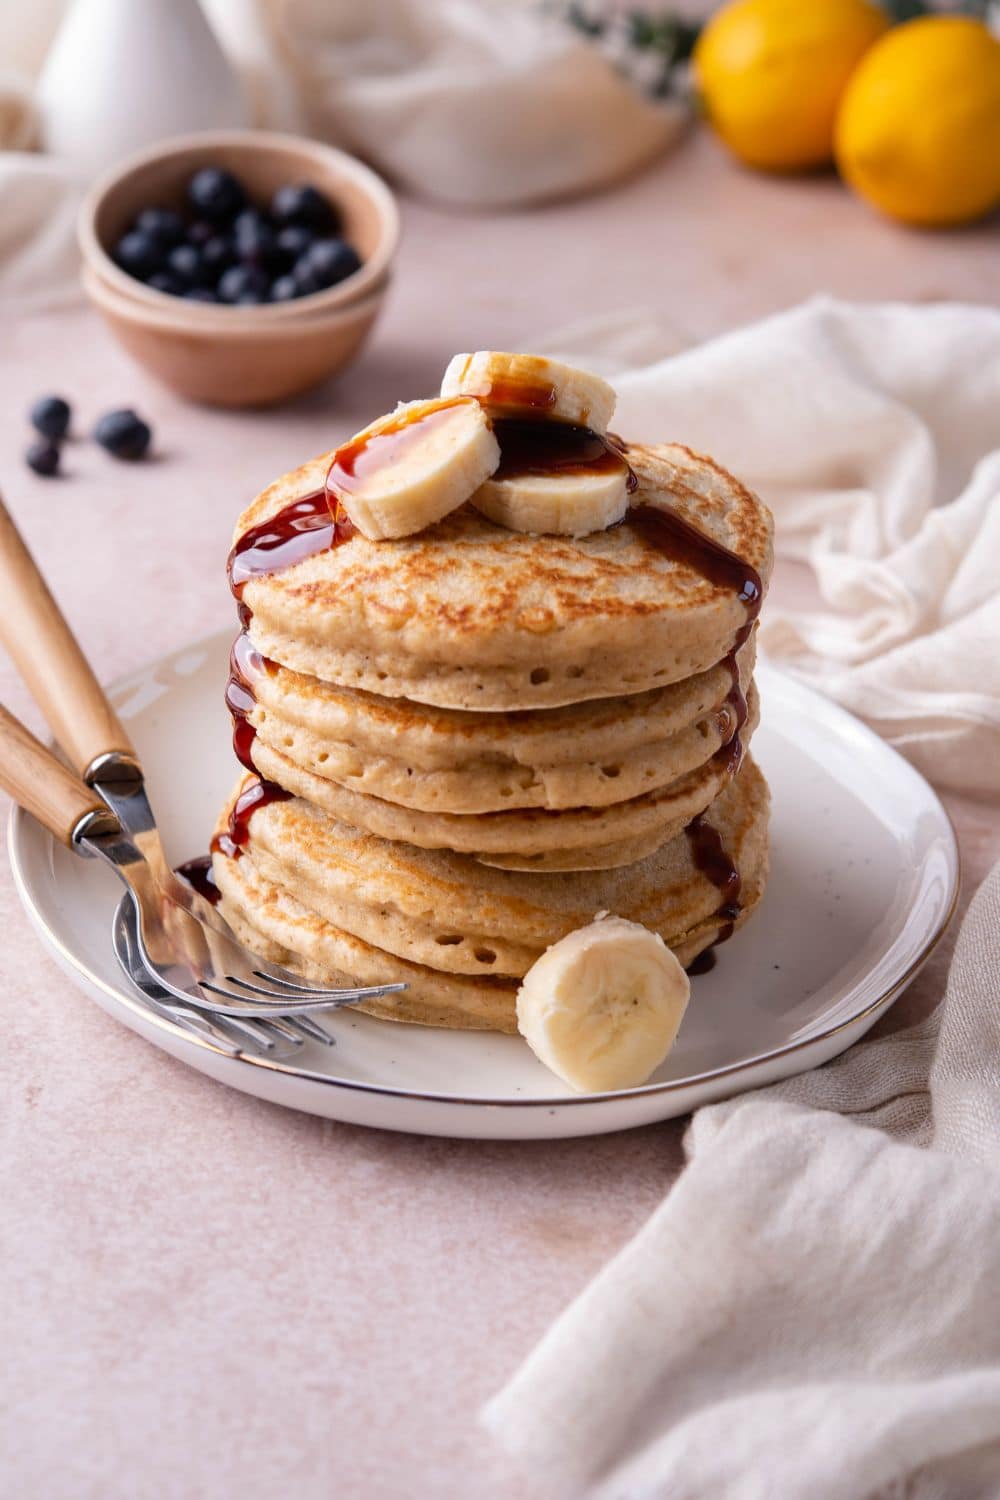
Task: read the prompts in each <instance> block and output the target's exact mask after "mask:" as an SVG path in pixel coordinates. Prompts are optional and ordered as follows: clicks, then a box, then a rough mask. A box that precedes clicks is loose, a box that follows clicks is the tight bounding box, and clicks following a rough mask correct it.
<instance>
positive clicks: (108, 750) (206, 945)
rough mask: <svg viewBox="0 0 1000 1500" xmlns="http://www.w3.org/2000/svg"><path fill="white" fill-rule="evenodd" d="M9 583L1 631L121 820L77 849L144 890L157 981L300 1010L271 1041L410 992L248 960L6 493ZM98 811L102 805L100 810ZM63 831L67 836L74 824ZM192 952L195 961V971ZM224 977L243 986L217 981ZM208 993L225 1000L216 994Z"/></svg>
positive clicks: (143, 948) (205, 999) (233, 1007)
mask: <svg viewBox="0 0 1000 1500" xmlns="http://www.w3.org/2000/svg"><path fill="white" fill-rule="evenodd" d="M0 586H2V592H3V596H4V600H5V609H4V611H2V612H0V639H2V640H3V642H4V644H5V645H6V647H7V649H8V651H9V652H10V654H11V656H12V657H13V659H14V661H15V664H16V665H17V667H18V669H19V670H20V672H21V675H22V676H23V677H24V679H25V681H26V682H27V684H28V686H29V687H30V688H31V690H32V692H33V694H34V696H35V698H36V700H37V701H38V703H39V705H40V707H41V708H42V710H43V712H44V714H45V716H46V718H47V720H48V722H49V724H50V727H51V728H52V730H53V732H54V734H55V736H56V739H57V740H58V742H59V743H60V745H61V746H62V747H63V749H64V751H65V752H66V754H67V756H68V758H69V759H70V761H71V763H72V765H73V766H74V767H75V769H76V770H77V771H78V772H79V774H80V776H81V777H82V778H83V779H84V781H85V782H87V783H89V785H90V786H91V787H93V789H94V791H96V792H97V793H98V794H99V796H100V798H101V800H102V802H103V803H104V804H105V805H106V806H107V807H108V808H109V809H110V810H111V811H112V812H113V813H114V814H115V816H116V820H117V823H116V827H117V833H116V831H115V829H114V828H112V827H111V826H110V825H108V826H104V827H102V826H100V825H99V824H92V826H91V833H90V836H89V838H85V837H84V836H83V834H82V832H80V833H78V836H77V839H76V846H77V847H79V848H80V850H81V852H82V851H83V850H86V851H87V852H91V853H95V854H98V855H99V856H101V857H102V858H104V859H105V860H106V861H107V862H108V863H111V864H112V865H113V866H114V868H115V870H116V873H117V874H118V875H119V876H120V877H122V878H123V879H125V880H126V883H131V884H132V886H133V892H134V894H135V895H136V898H137V905H136V911H137V915H138V918H139V923H138V935H137V941H138V945H139V952H140V955H141V957H142V961H143V962H145V963H146V965H147V967H148V968H149V969H150V972H151V974H152V976H153V978H154V979H155V980H157V981H159V982H160V983H161V984H163V986H164V987H165V988H166V989H168V990H171V991H172V992H173V993H175V994H177V992H178V988H179V989H180V991H181V992H182V993H181V994H179V995H178V998H181V999H183V1001H184V1002H185V1003H187V1004H189V1005H190V1004H191V1003H194V1004H196V1005H198V1006H199V1007H200V1008H201V1009H204V1010H211V1011H215V1012H218V1013H220V1014H226V1015H230V1016H233V1015H235V1014H237V1013H238V1014H239V1015H240V1016H241V1017H244V1018H247V1024H249V1019H250V1018H251V1017H253V1016H255V1015H259V1016H261V1017H268V1016H271V1017H273V1016H275V1015H278V1014H280V1015H282V1016H284V1017H289V1018H291V1017H292V1016H294V1015H298V1016H299V1017H300V1019H299V1021H298V1022H295V1021H293V1020H291V1019H289V1020H288V1021H287V1022H285V1023H284V1024H283V1025H281V1026H280V1027H275V1025H274V1023H273V1022H271V1023H270V1025H269V1026H267V1027H265V1026H264V1024H263V1023H261V1024H260V1025H259V1027H258V1029H259V1030H260V1032H261V1040H262V1042H263V1043H264V1044H265V1045H266V1044H267V1043H268V1041H269V1040H271V1038H272V1033H273V1031H274V1030H276V1029H277V1030H280V1031H282V1032H285V1033H286V1034H287V1032H288V1030H289V1028H291V1029H292V1031H293V1034H294V1031H295V1029H296V1028H297V1030H298V1031H299V1032H300V1033H304V1034H305V1035H307V1036H313V1037H316V1039H320V1038H325V1039H326V1040H329V1037H328V1035H327V1034H326V1033H324V1032H323V1030H322V1028H321V1027H320V1025H319V1023H317V1022H315V1021H312V1022H306V1021H304V1020H303V1019H301V1017H302V1016H303V1014H304V1013H305V1012H307V1011H309V1010H312V1009H322V1008H327V1007H329V1006H331V1005H337V1004H347V1003H351V1004H353V1003H356V1001H358V1000H360V999H365V998H369V997H374V996H376V995H383V994H390V993H394V992H396V991H398V990H400V989H405V987H406V986H405V985H389V986H386V985H375V986H364V987H355V988H351V989H342V990H322V989H320V988H319V987H317V986H314V985H304V984H302V983H301V981H300V980H298V979H297V978H296V976H294V975H292V974H290V973H289V972H288V971H287V970H285V969H283V968H280V967H279V966H277V965H274V964H269V963H265V962H264V961H262V960H260V959H252V960H250V962H248V959H249V957H250V956H249V955H248V954H247V950H246V949H245V948H243V946H242V944H239V943H238V942H237V941H236V939H235V938H234V936H233V934H232V933H231V932H230V930H229V928H228V926H227V925H226V923H225V922H224V920H223V919H222V917H221V915H220V914H219V913H218V912H216V911H215V909H214V908H213V907H212V906H211V904H210V903H209V902H208V901H206V900H205V899H204V898H203V897H202V896H200V895H199V894H198V893H197V892H196V891H195V890H194V889H193V888H192V887H191V886H189V885H188V884H187V883H186V882H184V881H181V880H180V879H178V877H177V876H176V875H175V874H174V872H173V871H172V870H171V868H170V866H169V863H168V862H167V859H166V856H165V855H164V852H163V847H162V844H161V842H160V836H159V832H158V830H157V827H156V821H155V818H154V817H153V812H152V808H151V807H150V804H149V799H148V797H147V795H146V790H145V784H144V780H143V774H142V768H141V765H140V762H139V759H138V756H137V755H136V752H135V750H134V748H133V746H132V743H131V740H130V739H129V737H128V734H127V733H126V731H125V728H124V726H123V725H122V724H121V721H120V720H119V718H118V716H117V714H116V713H115V711H114V709H113V708H112V706H111V704H110V703H109V702H108V699H107V697H106V696H105V693H104V690H103V689H102V688H101V686H100V684H99V682H98V681H97V678H96V677H95V675H94V673H93V671H92V670H91V668H90V664H89V663H88V661H87V659H86V657H85V656H84V654H83V652H82V651H81V649H80V646H79V644H78V643H77V641H76V638H75V636H74V635H73V632H72V631H71V629H70V627H69V625H68V623H67V621H66V619H65V617H64V616H63V614H62V612H61V610H60V609H59V606H58V604H57V603H56V601H55V600H54V598H53V597H52V594H51V593H50V591H49V589H48V587H47V585H46V583H45V580H44V578H43V577H42V575H41V572H40V570H39V568H38V567H37V565H36V563H35V561H34V559H33V557H32V556H31V553H30V552H29V551H28V549H27V547H26V546H25V544H24V541H23V540H22V538H21V536H20V533H19V532H18V530H17V527H16V525H15V523H14V521H13V519H12V518H11V516H10V515H9V513H8V512H7V510H6V509H5V507H4V505H3V502H2V500H0ZM5 719H6V726H7V728H8V729H10V726H11V724H13V725H14V726H15V727H16V729H18V730H20V731H21V735H22V736H27V740H28V741H30V742H31V744H32V747H33V748H31V749H30V754H31V755H35V756H37V752H38V751H41V752H42V754H43V755H44V754H45V753H46V752H44V749H43V747H42V746H40V745H39V744H38V742H37V741H35V740H34V739H33V736H30V735H28V732H27V731H26V730H23V728H22V726H20V725H17V723H16V721H15V720H12V718H11V716H9V715H6V716H5ZM23 748H24V741H23V740H22V749H23ZM49 759H52V758H51V757H49ZM53 764H55V765H56V767H57V771H58V772H62V771H64V770H65V768H64V767H62V766H60V765H59V763H58V762H54V761H53ZM70 779H71V780H75V778H72V777H70ZM62 785H63V791H62V793H61V795H63V796H64V797H65V796H67V795H68V793H67V790H66V784H65V781H63V783H62ZM14 795H15V796H17V793H16V792H15V793H14ZM79 807H80V808H82V803H81V804H79ZM92 810H93V811H95V812H96V808H94V809H92ZM43 821H44V819H43ZM56 836H57V837H60V838H65V837H66V830H65V829H63V830H61V831H59V832H58V833H57V835H56ZM137 856H138V857H137ZM178 942H179V943H180V945H181V950H182V953H181V956H182V958H183V956H184V955H185V954H186V955H187V958H188V963H187V964H186V965H183V964H182V968H181V971H180V973H179V975H178V976H175V977H180V978H181V979H182V983H181V984H180V986H179V987H178V986H177V985H172V983H171V979H170V970H171V966H172V964H173V963H174V961H175V960H176V958H177V957H178V955H177V953H176V945H177V943H178ZM191 959H194V961H195V962H194V965H193V974H192V964H191V962H190V960H191ZM202 968H204V973H203V974H202V977H201V978H200V979H199V978H198V974H199V972H200V971H201V970H202ZM220 977H221V978H224V979H225V980H227V981H230V982H231V983H232V984H233V985H235V986H236V987H237V988H236V989H233V988H230V987H229V985H228V984H222V985H220V984H219V982H218V981H219V978H220ZM192 978H193V979H194V983H193V984H192ZM192 989H194V993H192ZM206 991H207V992H208V993H206ZM209 995H212V996H216V997H217V998H215V999H210V998H209ZM321 997H322V998H321Z"/></svg>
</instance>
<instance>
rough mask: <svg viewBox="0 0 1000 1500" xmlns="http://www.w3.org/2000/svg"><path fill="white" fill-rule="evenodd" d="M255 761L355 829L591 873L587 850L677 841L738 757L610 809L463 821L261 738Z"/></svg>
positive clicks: (751, 722) (750, 724)
mask: <svg viewBox="0 0 1000 1500" xmlns="http://www.w3.org/2000/svg"><path fill="white" fill-rule="evenodd" d="M747 703H748V710H749V715H748V718H747V722H746V725H745V726H744V730H743V734H742V739H743V740H744V742H747V741H748V740H749V737H750V735H751V734H752V733H753V730H754V728H755V727H756V723H757V717H758V702H757V696H756V690H755V689H754V688H753V687H751V690H750V695H749V697H748V700H747ZM251 754H252V757H253V761H254V764H255V766H256V767H257V769H258V770H259V772H260V774H261V775H262V776H263V777H264V778H265V779H266V780H268V781H273V782H276V783H277V785H278V786H280V787H283V788H284V789H285V790H286V791H289V792H291V793H292V794H293V796H296V797H301V798H304V799H305V800H306V801H307V802H312V803H313V804H314V805H315V806H316V807H319V808H322V809H323V811H324V812H328V813H330V814H332V816H333V817H335V818H337V819H339V820H340V821H341V822H343V823H349V824H351V825H352V826H353V827H354V828H361V829H364V830H365V831H366V832H368V833H374V834H376V835H378V837H379V838H383V839H390V840H394V841H397V842H403V843H408V844H415V845H417V847H418V848H421V849H451V850H454V851H456V852H457V853H463V854H472V855H474V856H476V857H480V858H483V859H487V860H489V859H493V858H494V857H495V856H498V855H499V856H502V857H504V858H505V859H509V857H511V856H518V859H519V861H520V859H522V858H523V857H526V856H531V857H533V856H535V855H549V854H553V853H557V854H558V855H559V857H560V859H562V860H564V861H566V863H564V864H563V865H562V866H561V868H563V869H586V868H592V866H589V867H588V865H587V864H586V863H585V862H584V863H582V864H581V863H575V864H574V863H572V861H573V859H574V857H575V856H581V857H582V858H583V860H584V861H585V860H586V857H587V854H588V851H590V850H594V849H602V848H606V847H607V846H609V845H611V844H615V843H622V842H623V841H630V840H633V839H643V838H651V837H655V838H656V841H657V843H658V844H662V843H665V842H666V841H667V840H668V839H670V838H673V837H674V835H675V834H677V833H679V832H680V831H681V829H682V828H683V827H684V826H685V825H686V824H687V823H689V822H690V821H691V819H692V818H695V817H697V816H698V814H699V813H702V812H704V811H705V809H706V807H708V805H709V803H710V802H712V801H713V800H714V798H716V797H717V796H718V795H719V793H720V792H721V791H722V790H723V789H724V788H725V787H726V786H727V785H728V784H729V782H730V781H731V780H732V776H733V772H734V769H735V767H734V764H733V757H732V756H731V755H729V754H727V753H726V751H725V750H723V751H722V752H721V753H719V754H716V755H713V756H712V757H711V758H710V759H708V760H706V761H705V762H704V763H703V764H702V765H700V766H697V767H696V768H695V769H694V770H692V771H689V772H687V773H686V774H685V775H683V776H681V777H679V778H678V779H677V780H676V781H673V782H671V783H670V785H669V786H665V787H660V788H658V789H657V790H656V791H653V792H647V793H644V794H643V795H642V796H639V797H633V798H631V799H630V800H628V801H626V802H616V803H614V804H612V805H611V806H605V807H588V806H582V807H573V808H567V809H565V810H563V811H560V812H549V811H547V810H544V809H541V810H540V809H537V808H523V809H520V810H518V811H513V812H495V813H482V814H478V815H465V814H457V813H441V812H423V811H419V810H417V809H415V808H411V807H403V806H400V805H399V804H397V803H394V802H387V801H384V800H383V799H382V798H380V797H371V796H368V795H367V794H366V793H363V792H356V791H353V790H352V789H351V788H350V787H347V786H341V785H340V784H339V783H337V782H335V781H330V780H327V779H326V778H325V777H322V776H316V775H314V774H313V773H312V772H311V771H308V770H306V769H305V768H304V767H302V766H300V765H297V764H296V763H295V762H294V761H292V760H291V759H289V757H288V756H287V755H286V754H285V753H284V752H283V751H278V750H275V749H274V748H273V747H272V746H270V745H268V744H267V743H266V742H265V741H263V740H261V739H259V738H258V739H257V740H255V742H254V745H253V748H252V752H251Z"/></svg>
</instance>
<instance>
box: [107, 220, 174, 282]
mask: <svg viewBox="0 0 1000 1500" xmlns="http://www.w3.org/2000/svg"><path fill="white" fill-rule="evenodd" d="M115 260H116V261H117V262H118V264H119V265H120V266H121V268H122V270H123V271H127V272H128V274H129V275H130V276H137V277H138V278H139V280H140V281H145V279H146V277H147V276H152V274H153V272H154V271H158V270H159V269H160V266H161V264H162V262H163V247H162V246H161V245H160V242H159V241H158V240H154V239H153V236H152V235H151V234H144V233H143V231H142V230H141V229H132V230H130V231H129V233H128V234H123V235H122V237H121V239H120V240H119V241H118V243H117V245H116V246H115Z"/></svg>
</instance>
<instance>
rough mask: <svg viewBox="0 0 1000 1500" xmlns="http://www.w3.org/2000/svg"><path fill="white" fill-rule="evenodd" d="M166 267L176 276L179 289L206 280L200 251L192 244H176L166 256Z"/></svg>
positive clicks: (197, 284)
mask: <svg viewBox="0 0 1000 1500" xmlns="http://www.w3.org/2000/svg"><path fill="white" fill-rule="evenodd" d="M167 269H168V270H169V271H170V272H171V273H172V274H173V275H174V276H175V277H176V278H177V281H178V283H179V286H178V290H179V291H186V290H187V289H188V288H189V287H192V286H201V285H203V283H204V282H205V281H207V280H208V277H207V276H206V273H205V264H204V261H203V259H202V254H201V251H200V250H198V249H196V247H195V246H194V245H176V246H175V247H174V249H173V250H171V252H170V254H169V255H168V256H167Z"/></svg>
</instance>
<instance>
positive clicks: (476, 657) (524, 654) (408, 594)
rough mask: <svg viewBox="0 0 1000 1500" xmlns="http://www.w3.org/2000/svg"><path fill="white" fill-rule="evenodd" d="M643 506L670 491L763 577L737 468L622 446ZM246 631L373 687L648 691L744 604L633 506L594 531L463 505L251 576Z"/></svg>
mask: <svg viewBox="0 0 1000 1500" xmlns="http://www.w3.org/2000/svg"><path fill="white" fill-rule="evenodd" d="M627 456H628V460H629V462H630V464H631V465H632V468H633V469H634V471H635V474H636V476H637V481H638V488H637V491H636V493H635V495H634V497H633V502H634V504H636V505H639V506H655V505H656V504H662V505H665V506H666V507H667V508H668V509H669V510H670V511H671V512H673V513H675V514H676V515H678V516H680V517H681V518H682V520H686V521H688V522H689V523H691V524H692V525H693V526H695V527H697V528H699V529H700V530H701V531H702V532H703V533H706V534H708V535H709V536H710V537H712V538H714V539H715V541H717V542H718V543H720V544H721V545H722V546H723V547H725V548H727V549H729V550H730V551H731V552H733V553H735V554H737V555H738V557H740V558H742V559H743V560H744V561H745V562H746V563H748V564H749V565H751V566H752V567H753V568H754V569H756V571H757V572H758V573H759V574H760V577H761V579H762V581H763V583H764V584H765V585H766V583H767V579H768V578H769V576H770V572H771V566H772V521H771V516H770V512H769V511H768V510H767V508H766V506H764V505H763V504H762V503H761V501H760V500H758V499H757V497H756V496H755V495H754V494H753V493H752V492H751V491H750V490H748V489H747V488H746V487H745V486H743V485H741V484H740V483H739V482H738V481H737V480H736V479H734V478H733V477H732V475H730V474H728V473H727V472H726V471H725V470H724V469H722V468H720V467H719V466H718V465H716V464H714V463H712V461H711V460H710V459H707V458H702V457H699V456H697V455H695V454H693V453H691V452H690V450H688V449H687V448H683V447H681V446H680V445H678V444H664V445H660V446H656V447H649V446H640V445H630V446H629V447H628V450H627ZM331 459H332V454H330V453H328V454H324V455H323V456H322V457H320V458H317V459H314V460H313V461H312V462H311V463H308V464H305V465H303V466H302V467H301V468H299V469H296V470H294V471H293V472H292V473H290V474H287V475H285V476H284V477H283V478H281V479H279V480H277V481H276V482H275V483H274V484H272V485H270V486H269V487H268V488H267V489H266V490H264V492H263V493H262V494H261V495H260V496H258V498H257V499H256V500H255V501H254V502H253V504H252V505H251V506H250V507H249V508H248V509H247V510H246V511H245V512H244V513H243V515H242V516H241V517H240V520H239V522H238V524H237V527H236V538H237V539H238V538H240V537H241V536H243V534H244V533H245V532H247V531H248V530H249V529H250V528H251V527H253V526H256V525H259V524H261V523H262V522H264V521H267V520H270V519H272V518H274V517H275V516H276V515H277V514H278V513H279V512H280V511H282V510H283V509H284V508H285V507H286V506H288V505H290V504H292V503H293V502H294V501H296V500H297V499H300V498H302V497H303V496H305V495H307V494H309V493H311V492H314V491H316V490H318V489H321V487H322V486H323V483H324V479H325V475H326V471H327V468H328V467H329V464H330V462H331ZM243 603H244V605H245V606H246V607H247V608H248V609H249V611H250V612H251V613H252V623H251V631H252V636H253V640H254V642H255V643H256V645H257V647H258V648H259V649H260V650H261V651H262V652H263V654H264V655H265V656H267V657H269V658H271V659H272V660H274V661H277V662H279V663H281V664H282V665H284V666H287V667H290V668H292V669H293V670H295V671H297V672H301V673H306V674H309V675H311V676H313V677H317V678H320V679H321V680H323V681H326V682H330V683H335V684H338V685H340V686H343V687H351V688H360V689H363V690H365V691H367V692H371V693H376V694H379V695H381V696H383V697H404V698H408V699H411V700H415V701H417V702H421V703H430V704H435V705H439V706H443V707H451V708H459V709H465V710H472V711H481V710H490V711H495V710H505V709H511V710H523V709H529V708H537V707H552V706H556V705H561V704H566V703H580V702H585V701H589V700H591V699H595V698H608V697H615V696H618V695H622V694H632V693H641V692H646V691H648V690H650V689H652V688H656V687H659V686H662V685H664V684H666V683H674V682H679V681H681V680H682V679H684V678H687V677H691V676H692V675H694V674H698V673H702V672H705V671H707V670H709V669H710V668H711V667H713V666H715V664H716V663H718V662H720V661H721V660H722V659H723V658H724V657H725V656H726V655H727V654H728V653H729V652H730V651H731V650H732V649H733V647H734V645H736V644H737V643H738V640H739V636H740V633H741V632H742V631H743V629H744V628H745V625H746V621H747V610H746V607H745V605H744V603H743V602H742V600H741V598H740V597H739V595H738V592H737V591H736V590H735V589H734V588H733V586H732V584H731V582H722V581H713V580H712V578H711V577H709V576H706V573H705V572H704V571H703V570H702V569H701V568H700V567H698V566H695V565H694V564H693V563H692V562H690V561H684V560H681V559H680V557H679V556H671V555H668V554H667V553H666V552H665V551H664V550H662V549H661V548H660V547H659V546H657V545H656V544H655V543H654V542H653V541H652V540H650V537H649V535H648V532H647V530H646V528H645V527H644V525H643V524H642V517H641V516H637V515H636V514H635V513H630V515H629V516H628V517H627V518H626V520H625V521H624V522H622V523H621V524H620V525H619V526H615V527H612V528H611V529H609V530H607V531H600V532H595V533H592V534H590V535H588V536H583V537H579V538H571V537H565V536H544V537H539V536H531V535H527V534H525V533H521V532H515V531H508V530H506V529H505V528H503V527H500V526H496V525H494V524H493V523H492V522H490V521H488V520H486V518H485V517H483V516H482V515H480V514H479V512H478V511H476V510H474V509H473V508H472V507H470V506H463V507H462V508H461V509H459V510H457V511H455V512H453V513H452V514H451V515H450V516H447V517H446V518H445V519H444V520H443V521H441V522H439V523H438V524H437V525H435V526H432V527H430V528H428V529H427V530H425V531H423V532H420V533H418V534H417V535H414V536H409V537H405V538H402V539H400V540H398V541H379V542H370V541H368V540H367V539H366V538H365V537H364V536H362V535H361V534H360V533H357V534H355V535H354V536H353V537H351V538H350V540H349V541H348V542H346V543H345V544H344V545H341V546H337V547H333V548H327V549H326V550H323V551H320V552H318V553H315V554H314V555H312V556H308V557H306V558H304V560H302V561H299V562H297V563H295V564H294V565H293V566H291V567H287V568H283V569H281V570H279V571H276V572H274V573H269V574H263V575H259V576H256V577H252V578H250V579H249V580H248V581H247V582H246V584H245V587H244V591H243Z"/></svg>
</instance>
